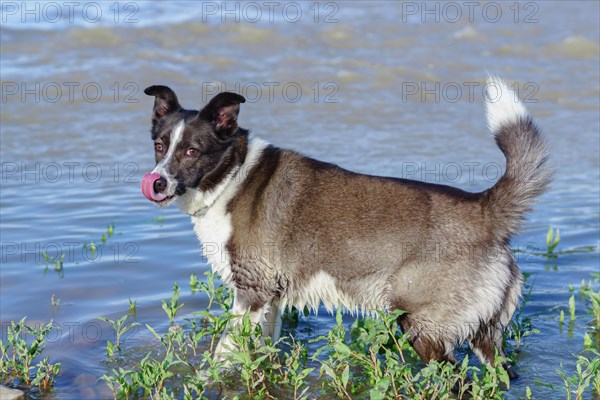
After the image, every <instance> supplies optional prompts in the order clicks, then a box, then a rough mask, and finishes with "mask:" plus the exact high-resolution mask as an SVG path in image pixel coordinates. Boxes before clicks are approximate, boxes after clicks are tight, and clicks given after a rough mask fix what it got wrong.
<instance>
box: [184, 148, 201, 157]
mask: <svg viewBox="0 0 600 400" xmlns="http://www.w3.org/2000/svg"><path fill="white" fill-rule="evenodd" d="M185 155H186V156H188V157H198V156H199V155H200V152H199V151H198V150H196V149H192V148H189V149H187V150H186V151H185Z"/></svg>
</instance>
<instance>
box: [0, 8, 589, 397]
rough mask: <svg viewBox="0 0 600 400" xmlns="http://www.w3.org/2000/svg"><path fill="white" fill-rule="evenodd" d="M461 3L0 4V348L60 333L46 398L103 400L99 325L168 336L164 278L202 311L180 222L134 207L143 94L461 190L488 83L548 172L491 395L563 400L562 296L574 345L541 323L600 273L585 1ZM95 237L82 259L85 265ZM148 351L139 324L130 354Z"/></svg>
mask: <svg viewBox="0 0 600 400" xmlns="http://www.w3.org/2000/svg"><path fill="white" fill-rule="evenodd" d="M475 3H476V4H475V5H474V6H473V5H471V6H469V5H468V2H456V3H452V5H451V6H448V5H447V3H437V2H431V3H428V6H427V9H423V8H422V7H423V5H422V3H421V2H402V3H400V2H391V1H390V2H385V1H377V2H370V3H368V4H366V3H360V2H320V3H318V2H317V3H312V4H311V5H310V6H309V5H308V4H306V5H300V3H281V6H280V7H279V6H278V7H277V8H275V9H273V10H272V12H271V11H269V8H268V6H267V5H265V4H263V3H261V2H258V3H256V4H258V5H259V10H260V12H261V13H260V15H259V14H257V10H256V9H254V10H253V9H250V8H248V7H245V6H242V5H240V4H239V3H228V5H227V7H228V8H227V9H226V10H225V9H222V8H221V7H222V6H221V2H215V3H204V6H199V5H196V4H195V3H191V2H189V3H185V2H184V3H169V4H165V3H158V2H133V3H81V4H82V6H81V7H80V8H77V9H75V10H73V11H72V12H71V13H70V12H69V9H68V8H66V7H64V6H61V5H60V4H61V3H54V4H59V8H58V9H56V8H54V9H53V8H52V7H50V6H49V5H48V4H49V3H35V4H37V7H38V8H37V9H36V5H35V4H34V3H30V4H29V5H28V6H30V7H31V8H30V10H33V11H30V13H26V12H25V10H23V9H22V5H21V3H20V2H16V3H13V2H4V3H2V28H1V29H2V31H1V33H2V34H1V35H0V37H1V38H0V45H1V51H2V57H1V59H0V67H1V80H2V100H1V101H2V104H1V108H2V111H1V114H0V127H1V144H2V145H1V150H0V155H1V158H2V160H1V161H2V177H1V179H2V190H1V207H0V213H1V218H2V224H1V228H0V233H1V235H2V238H1V242H2V243H1V245H2V267H1V270H0V273H1V284H0V285H1V294H0V300H1V302H0V320H1V322H2V327H3V329H2V335H3V338H4V335H5V334H6V333H5V332H6V326H7V325H6V324H7V323H9V321H11V320H18V319H20V318H22V317H24V316H27V319H28V321H30V322H35V321H48V320H50V319H51V318H54V321H55V322H56V323H57V324H58V325H61V326H62V327H63V330H62V331H60V332H56V333H55V336H54V337H53V338H52V340H50V343H49V345H48V347H47V351H48V353H49V354H51V356H52V359H53V361H59V362H61V363H62V369H61V370H62V372H61V375H59V377H58V379H57V383H56V388H57V391H56V393H55V395H54V397H55V398H61V399H79V398H99V397H109V396H110V394H109V393H108V392H107V391H106V388H105V385H104V384H103V383H97V382H96V379H97V378H98V377H99V376H101V375H102V374H104V373H105V372H106V368H107V365H106V363H105V353H104V346H105V343H106V340H107V339H110V338H111V334H112V332H110V331H109V330H108V329H107V328H106V326H104V325H102V324H100V323H99V322H98V321H97V320H96V317H97V316H100V315H102V316H109V317H111V318H116V317H118V316H121V315H123V314H125V313H126V312H127V311H128V308H129V298H131V299H135V300H136V301H137V304H138V311H137V315H136V319H137V321H139V322H141V323H142V325H143V324H146V323H148V324H150V325H152V326H154V327H161V326H162V327H164V326H166V324H167V322H166V321H167V319H166V318H165V316H164V313H163V311H162V310H161V307H160V300H161V299H165V298H168V297H170V295H171V289H172V285H173V283H174V282H179V284H180V286H181V287H182V302H183V303H185V306H184V308H183V309H182V310H181V311H180V312H179V314H178V316H180V317H182V318H183V317H185V316H189V315H191V313H192V312H193V311H195V310H197V309H200V308H203V307H204V306H205V303H206V299H204V298H203V297H202V296H200V295H198V294H196V295H193V296H192V295H191V294H190V292H189V289H188V288H187V282H188V280H189V276H190V274H192V273H196V274H197V275H199V276H201V275H202V273H203V271H205V270H207V269H208V268H209V267H208V265H206V264H205V263H204V262H203V260H202V258H201V257H200V247H199V244H198V242H197V240H196V238H195V236H194V234H193V232H192V227H191V224H190V221H189V218H188V217H186V216H184V215H182V214H181V213H179V212H178V211H177V210H176V209H175V208H169V209H158V208H156V207H154V206H153V205H152V204H149V202H148V201H146V200H145V199H144V198H143V196H142V195H141V193H140V188H139V186H140V180H141V177H142V175H143V174H144V173H145V172H147V171H150V170H151V169H152V168H153V155H152V147H151V142H150V137H149V133H148V130H149V122H150V110H151V106H152V100H151V99H150V98H148V97H146V96H145V95H143V89H144V88H145V87H147V86H149V85H151V84H168V85H170V86H171V87H172V88H174V89H175V90H176V92H177V94H178V96H179V98H180V101H181V102H182V104H183V105H184V106H185V107H188V108H191V107H199V106H200V105H201V104H203V103H204V102H205V101H206V99H207V98H210V94H211V93H214V92H215V91H216V90H219V89H220V90H235V91H238V92H241V94H243V95H244V96H246V97H247V99H248V102H247V103H246V104H245V105H244V106H243V107H242V112H241V116H240V121H241V124H242V126H244V127H248V128H251V129H252V131H253V132H254V134H255V135H256V136H260V137H262V138H263V139H266V140H268V141H270V142H272V143H273V144H275V145H278V146H281V147H287V148H292V149H296V150H299V151H301V152H303V153H305V154H308V155H310V156H314V157H316V158H319V159H323V160H327V161H331V162H335V163H338V164H340V165H342V166H343V167H347V168H349V169H353V170H357V171H361V172H365V173H371V174H380V175H391V176H403V177H406V178H411V179H420V180H427V181H431V182H439V183H446V184H451V185H454V186H458V187H461V188H463V189H466V190H472V191H475V190H482V189H484V188H486V187H489V186H490V185H492V184H493V182H494V181H495V180H496V179H497V175H498V171H500V170H501V169H502V168H503V165H504V164H503V162H504V160H503V157H502V154H501V153H500V151H499V150H498V149H497V147H496V146H495V144H494V142H493V140H492V139H491V138H490V137H489V135H488V134H487V131H486V126H485V120H484V113H483V104H482V103H483V99H482V87H483V83H484V81H485V78H486V74H487V73H488V72H489V73H493V74H497V75H500V76H502V77H503V78H504V79H506V80H508V81H509V82H510V83H511V84H514V87H515V88H517V89H518V90H519V94H520V96H521V97H522V98H523V99H524V100H525V102H526V105H527V107H528V108H529V109H530V111H531V113H532V114H533V115H534V117H535V118H536V119H537V121H538V123H539V125H540V127H541V128H542V130H543V131H544V133H545V135H546V137H547V139H548V141H549V143H550V146H551V154H552V163H553V164H554V165H555V167H556V171H557V172H556V178H555V180H554V182H553V185H552V189H551V191H550V192H549V193H547V194H545V195H544V196H542V198H541V199H540V201H539V203H538V204H537V206H536V208H535V210H534V211H533V212H532V213H530V214H529V215H528V219H527V223H526V226H525V229H524V230H523V232H522V233H521V234H520V235H518V236H517V237H515V238H514V240H513V243H512V246H513V247H514V248H518V249H522V250H524V251H525V253H523V254H521V256H520V257H519V261H520V266H521V268H522V270H523V271H524V272H527V273H529V274H531V277H530V278H529V282H531V283H534V286H533V290H532V295H531V300H530V301H529V303H528V304H527V306H526V308H525V311H524V313H525V315H526V316H531V317H532V319H533V325H534V327H536V328H538V329H539V330H540V333H539V334H537V335H533V336H531V337H528V338H527V339H526V341H525V348H523V349H521V351H520V353H519V354H518V356H517V362H518V364H517V370H518V372H519V373H520V375H521V379H519V380H518V381H516V382H515V383H514V385H513V388H512V389H511V391H510V393H509V395H508V396H507V397H508V398H514V399H516V398H519V397H520V396H522V395H523V393H524V390H525V387H526V386H530V387H531V388H532V390H533V393H534V397H536V398H538V397H539V398H549V399H551V398H552V399H553V398H557V399H559V398H564V395H563V394H562V392H561V391H560V387H561V385H562V381H561V379H560V377H559V376H558V375H557V374H556V370H557V369H558V368H559V364H560V363H561V362H562V363H563V364H564V366H565V368H566V369H567V370H568V371H569V372H571V373H572V372H573V371H574V361H575V358H574V357H573V356H572V355H573V354H577V353H578V352H580V351H581V348H582V340H583V339H582V338H583V335H584V333H585V332H586V329H587V325H586V321H588V320H589V317H588V316H586V315H585V311H584V308H583V306H582V304H581V303H580V299H579V298H578V299H577V301H578V303H577V306H578V307H577V316H578V318H577V320H576V323H575V326H574V328H573V329H572V332H569V331H568V329H566V327H564V328H563V330H562V331H561V330H560V329H559V323H558V312H559V311H558V310H557V309H555V308H556V307H560V308H562V309H565V308H568V299H569V297H570V295H571V293H570V292H569V290H568V285H569V284H572V285H574V286H575V287H576V288H578V287H579V283H580V282H581V280H582V279H585V280H588V279H590V273H592V272H599V264H600V260H599V258H600V256H599V250H598V246H599V232H600V231H599V228H600V221H599V218H600V209H599V207H600V204H599V197H600V190H599V183H598V182H599V178H600V173H599V168H600V160H599V151H600V134H599V131H600V120H599V109H600V107H599V100H598V99H599V94H600V87H599V66H600V64H599V63H600V61H599V50H598V49H599V42H598V37H599V26H598V18H597V16H598V13H599V12H600V10H599V3H597V2H588V1H573V2H566V1H545V2H522V3H493V4H496V5H497V6H493V5H492V6H491V7H492V8H490V6H489V4H490V3H478V2H475ZM236 4H238V6H236ZM469 4H470V3H469ZM514 4H517V5H516V6H515V5H514ZM84 5H86V6H87V8H86V12H87V14H82V12H83V8H84ZM115 5H116V6H117V7H116V8H115ZM111 6H113V8H112V9H111V8H110V7H111ZM286 6H287V8H285V7H286ZM98 7H99V9H100V10H101V11H102V14H101V15H100V14H94V11H97V9H98ZM235 7H238V8H237V9H236V8H235ZM244 7H245V8H244ZM310 7H312V8H310ZM452 7H454V8H452ZM469 7H473V8H469ZM494 7H496V8H494ZM511 7H512V8H511ZM298 8H300V9H301V10H302V14H301V15H299V14H298V13H297V9H298ZM116 9H118V10H119V13H118V14H117V13H116ZM58 10H59V11H60V12H61V16H62V19H59V18H57V14H56V13H57V12H58ZM227 10H230V11H229V12H228V11H227ZM231 10H233V11H231ZM427 10H433V11H427ZM484 10H485V11H484ZM498 10H500V14H498V13H497V11H498ZM471 11H472V14H470V12H471ZM517 11H518V13H517ZM457 12H460V13H461V18H456V17H457V15H458V14H457ZM53 13H54V14H53ZM36 18H37V19H38V20H39V22H37V21H36ZM236 19H237V21H236ZM136 20H137V22H136ZM223 20H225V22H223ZM53 21H55V22H53ZM110 224H114V234H113V235H112V236H110V237H108V238H107V241H106V243H105V244H104V245H100V244H101V243H102V241H101V237H102V235H103V234H106V231H107V226H108V225H110ZM549 226H552V227H556V228H560V233H561V243H560V245H559V247H558V248H559V249H560V250H563V251H567V250H573V249H581V250H582V251H581V252H573V253H570V254H561V255H560V256H559V258H558V259H557V260H556V261H554V262H550V263H549V262H548V261H547V260H546V259H545V258H541V257H537V256H534V255H532V254H531V253H533V252H534V250H535V249H539V250H541V251H544V250H545V248H546V244H545V236H546V231H547V230H548V227H549ZM91 241H93V242H95V243H97V244H98V250H97V252H96V253H92V252H91V251H90V250H89V248H88V249H85V250H84V249H83V245H84V243H89V242H91ZM42 252H46V253H47V254H48V255H49V256H51V257H55V258H58V257H59V256H60V255H61V254H65V259H64V267H63V270H62V272H60V273H59V272H56V271H54V270H53V265H50V266H49V268H48V269H47V270H45V269H46V265H45V262H44V259H43V258H42V255H41V253H42ZM53 295H54V296H55V298H57V299H60V306H59V307H58V308H55V309H54V310H53V309H52V307H51V297H52V296H53ZM576 297H577V296H576ZM333 323H334V321H333V318H331V317H330V316H328V315H327V314H326V313H325V312H321V313H320V314H319V316H318V317H317V318H311V319H310V320H302V321H300V324H299V326H298V327H297V328H293V329H294V330H295V333H296V335H297V336H298V337H299V338H300V339H309V338H310V336H311V335H312V334H314V332H315V331H325V330H327V329H328V328H329V327H331V326H332V325H333ZM309 326H310V327H311V328H312V331H309V330H308V329H306V328H307V327H309ZM289 329H292V328H291V327H289ZM307 332H313V333H307ZM151 344H152V341H151V339H150V335H149V334H148V332H147V331H146V330H145V329H143V330H139V331H136V332H134V334H132V335H131V337H128V338H127V341H126V345H131V346H137V347H143V346H150V345H151ZM538 381H541V382H545V383H552V384H554V385H556V387H555V388H549V387H546V386H543V385H540V384H539V383H536V382H538Z"/></svg>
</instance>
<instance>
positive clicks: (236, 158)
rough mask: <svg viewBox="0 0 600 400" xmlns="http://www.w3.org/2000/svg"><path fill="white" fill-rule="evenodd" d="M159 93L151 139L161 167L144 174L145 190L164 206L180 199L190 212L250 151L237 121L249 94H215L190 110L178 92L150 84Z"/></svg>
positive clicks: (153, 93) (149, 90)
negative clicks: (179, 98) (184, 104)
mask: <svg viewBox="0 0 600 400" xmlns="http://www.w3.org/2000/svg"><path fill="white" fill-rule="evenodd" d="M144 93H146V94H147V95H149V96H154V97H155V100H154V108H153V111H152V129H151V132H152V140H153V142H154V153H155V159H156V167H155V168H154V170H153V171H152V172H151V173H149V174H146V175H145V176H144V178H143V179H142V193H143V194H144V196H146V198H148V199H149V200H151V201H153V202H154V203H156V204H158V205H161V206H164V205H167V204H170V203H171V202H173V201H174V200H176V199H179V200H181V202H180V207H182V209H183V211H185V212H188V213H190V212H193V211H194V210H193V208H194V207H196V208H201V207H202V206H203V201H202V200H203V197H204V196H205V195H206V194H207V193H209V192H210V191H211V190H212V189H214V188H215V187H216V186H217V185H218V184H219V183H220V182H221V181H222V180H223V179H224V178H225V177H226V176H227V175H228V174H229V173H230V172H231V171H232V170H233V169H234V168H235V167H236V166H238V165H239V164H241V162H243V158H244V156H245V151H246V144H247V133H248V131H246V130H244V129H241V128H239V127H238V125H237V116H238V114H239V110H240V103H244V102H245V99H244V97H242V96H240V95H238V94H235V93H228V92H224V93H220V94H218V95H216V96H215V97H214V98H213V99H212V100H211V101H210V102H209V103H208V104H207V105H206V106H205V107H204V108H203V109H202V110H200V111H195V110H185V109H183V108H182V107H181V105H180V104H179V101H178V100H177V96H176V95H175V92H173V90H171V89H170V88H168V87H166V86H151V87H149V88H147V89H146V90H145V91H144Z"/></svg>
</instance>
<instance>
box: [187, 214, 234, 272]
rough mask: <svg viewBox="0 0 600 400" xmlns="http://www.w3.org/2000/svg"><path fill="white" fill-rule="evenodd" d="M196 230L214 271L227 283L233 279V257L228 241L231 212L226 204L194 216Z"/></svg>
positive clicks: (204, 254)
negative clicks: (228, 211) (226, 207)
mask: <svg viewBox="0 0 600 400" xmlns="http://www.w3.org/2000/svg"><path fill="white" fill-rule="evenodd" d="M192 222H193V224H194V231H195V232H196V236H198V239H199V240H200V242H202V255H203V256H204V257H205V258H206V260H207V261H208V262H209V263H210V265H211V267H212V270H213V272H215V273H216V274H218V275H219V276H220V277H221V280H222V281H223V282H225V283H229V282H230V281H231V264H230V262H231V258H230V256H229V252H228V251H227V243H228V242H229V240H230V238H231V231H232V229H231V214H229V213H227V210H226V209H225V206H224V205H223V206H221V204H215V205H214V206H213V207H211V208H210V209H209V210H208V211H207V213H206V214H205V215H204V216H202V217H192Z"/></svg>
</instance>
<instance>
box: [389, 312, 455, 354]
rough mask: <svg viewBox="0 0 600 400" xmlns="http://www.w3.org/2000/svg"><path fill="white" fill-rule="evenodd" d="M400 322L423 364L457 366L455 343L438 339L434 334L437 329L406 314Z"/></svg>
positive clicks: (399, 319)
mask: <svg viewBox="0 0 600 400" xmlns="http://www.w3.org/2000/svg"><path fill="white" fill-rule="evenodd" d="M398 322H399V324H400V327H401V328H402V332H406V333H409V335H410V336H409V343H410V344H411V346H412V347H413V349H414V350H415V351H416V352H417V354H418V355H419V357H421V360H423V362H425V363H429V362H430V361H432V360H436V361H440V362H443V361H446V362H449V363H452V364H456V357H455V356H454V342H448V343H446V342H445V341H444V339H443V338H438V337H436V336H438V335H435V334H433V333H434V332H435V328H433V327H428V326H427V325H426V324H423V323H420V322H415V321H414V318H413V316H411V315H406V314H405V315H401V316H400V317H399V318H398Z"/></svg>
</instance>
